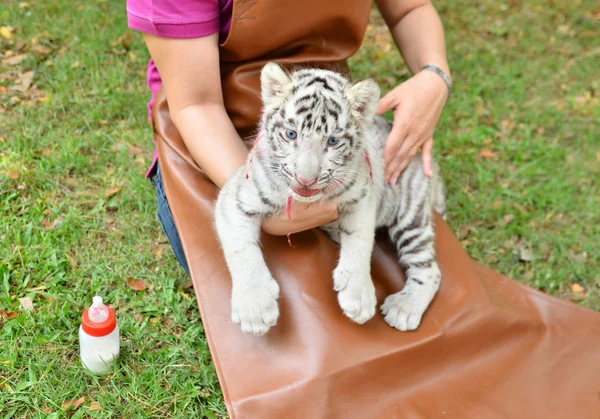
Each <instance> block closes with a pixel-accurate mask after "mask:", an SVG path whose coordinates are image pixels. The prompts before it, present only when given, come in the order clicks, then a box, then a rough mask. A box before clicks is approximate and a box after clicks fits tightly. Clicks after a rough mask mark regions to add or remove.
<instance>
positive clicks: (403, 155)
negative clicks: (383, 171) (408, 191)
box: [389, 139, 419, 185]
mask: <svg viewBox="0 0 600 419" xmlns="http://www.w3.org/2000/svg"><path fill="white" fill-rule="evenodd" d="M409 141H410V139H409V140H407V141H406V143H408V142H409ZM409 147H410V148H404V147H402V148H401V149H400V151H399V152H398V156H397V160H396V161H395V165H394V167H391V168H390V170H391V175H390V181H389V183H390V184H392V185H394V184H396V182H398V178H399V177H400V174H401V173H402V171H403V170H404V169H406V166H408V164H409V163H410V162H411V160H412V159H413V157H415V155H416V154H417V153H418V151H419V150H418V148H417V146H409Z"/></svg>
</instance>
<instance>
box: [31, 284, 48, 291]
mask: <svg viewBox="0 0 600 419" xmlns="http://www.w3.org/2000/svg"><path fill="white" fill-rule="evenodd" d="M45 290H47V288H46V287H45V286H44V285H40V286H39V287H33V288H29V291H45Z"/></svg>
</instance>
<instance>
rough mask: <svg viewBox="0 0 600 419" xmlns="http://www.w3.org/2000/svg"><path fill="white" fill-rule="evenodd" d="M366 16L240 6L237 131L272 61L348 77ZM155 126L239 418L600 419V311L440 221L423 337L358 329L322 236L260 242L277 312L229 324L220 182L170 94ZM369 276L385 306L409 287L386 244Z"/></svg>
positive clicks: (274, 4)
mask: <svg viewBox="0 0 600 419" xmlns="http://www.w3.org/2000/svg"><path fill="white" fill-rule="evenodd" d="M370 7H371V3H370V2H368V1H366V0H355V1H349V0H327V1H323V0H295V1H294V0H290V1H285V0H261V1H258V0H235V1H234V7H233V23H232V27H231V32H230V34H229V38H228V39H227V41H226V42H225V44H224V45H223V46H222V51H221V57H222V75H223V86H224V96H225V102H226V106H227V109H228V111H229V113H230V116H231V118H232V120H233V121H234V123H235V125H236V127H237V128H238V130H239V132H240V134H241V135H243V136H245V135H247V134H248V133H249V132H250V131H251V130H252V129H253V128H254V127H255V124H256V122H257V119H258V115H259V110H260V101H259V79H258V72H259V70H260V68H261V67H262V65H263V64H264V63H265V62H266V61H268V60H276V61H277V62H279V63H285V64H309V65H313V66H315V65H317V66H328V67H331V66H334V67H338V68H342V69H343V68H344V60H345V59H346V58H348V57H349V56H350V55H352V54H353V53H354V52H355V51H356V49H357V48H358V47H359V45H360V42H361V40H362V37H363V34H364V31H365V27H366V24H367V20H368V15H369V10H370ZM153 120H154V130H155V140H156V143H157V147H158V152H159V161H160V166H161V171H162V174H163V179H164V186H165V190H166V194H167V197H168V201H169V204H170V207H171V211H172V213H173V216H174V218H175V224H176V225H177V229H178V231H179V234H180V237H181V241H182V244H183V249H184V251H185V254H186V258H187V261H188V264H189V268H190V271H191V276H192V279H193V281H194V289H195V292H196V298H197V300H198V305H199V307H200V312H201V316H202V321H203V324H204V328H205V331H206V338H207V340H208V343H209V347H210V350H211V354H212V357H213V361H214V363H215V367H216V371H217V374H218V376H219V381H220V383H221V386H222V389H223V395H224V397H225V403H226V405H227V409H228V411H229V414H230V415H231V417H232V418H261V419H266V418H460V419H463V418H510V419H514V418H524V419H532V418H579V419H582V418H590V419H591V418H594V419H597V418H600V315H599V314H597V313H594V312H592V311H588V310H585V309H582V308H579V307H577V306H575V305H573V304H570V303H567V302H562V301H559V300H557V299H554V298H551V297H549V296H547V295H545V294H542V293H540V292H538V291H535V290H532V289H530V288H527V287H525V286H523V285H522V284H520V283H518V282H516V281H513V280H510V279H507V278H505V277H502V276H501V275H499V274H497V273H495V272H493V271H491V270H489V269H487V268H485V267H483V266H481V265H479V264H478V263H476V262H474V261H472V260H471V259H469V257H468V256H467V254H466V253H465V251H464V250H463V249H462V248H461V246H460V244H459V242H458V241H457V240H456V238H455V237H454V235H453V234H452V232H451V231H450V229H449V228H448V226H447V225H446V224H445V223H444V222H443V221H442V220H441V219H437V228H436V232H437V241H436V245H437V249H438V258H439V264H440V268H441V271H442V286H441V289H440V291H439V293H438V295H437V296H436V298H435V299H434V301H433V303H432V305H431V307H430V309H429V310H428V311H427V313H426V314H425V316H424V318H423V322H422V324H421V326H420V328H419V329H418V330H417V331H415V332H405V333H402V332H398V331H396V330H394V329H392V328H390V327H389V326H388V325H387V324H386V323H385V322H384V320H383V318H382V316H381V314H377V315H376V316H375V318H374V319H372V320H371V321H369V322H368V323H367V324H365V325H362V326H359V325H356V324H354V323H353V322H352V321H350V320H349V319H348V318H346V317H345V316H344V315H343V314H342V312H341V310H340V309H339V307H338V303H337V300H336V295H335V292H334V291H333V289H332V277H331V276H332V271H333V269H334V267H335V264H336V260H337V254H338V249H337V247H336V246H335V245H334V244H333V243H332V242H330V241H329V240H328V239H326V238H325V237H324V236H323V234H321V233H320V232H319V231H317V230H315V231H309V232H305V233H301V234H296V235H294V236H293V243H294V245H295V246H296V247H295V248H290V247H289V246H288V244H287V241H286V239H285V237H283V238H280V237H271V236H267V235H263V243H264V253H265V257H266V260H267V263H268V265H269V268H270V269H271V272H272V273H273V275H274V277H275V278H276V279H277V280H278V281H279V284H280V286H281V298H280V309H281V315H280V320H279V323H278V324H277V326H276V327H274V328H273V329H271V331H270V332H269V334H268V335H267V336H264V337H254V336H248V335H244V334H243V333H242V332H241V330H240V329H239V327H238V326H236V325H235V324H232V323H231V320H230V291H231V280H230V276H229V273H228V270H227V266H226V264H225V261H224V259H223V255H222V252H221V250H220V249H219V246H218V244H217V240H216V237H215V234H214V232H213V227H212V221H213V203H214V200H215V198H216V194H217V188H216V187H215V186H214V185H213V184H212V183H211V182H210V181H209V180H208V179H207V178H206V177H205V176H204V175H203V174H202V172H201V170H200V168H199V167H198V166H197V165H196V163H195V162H194V160H193V159H192V157H191V156H190V154H189V152H188V151H187V149H186V147H185V144H184V143H183V141H182V139H181V137H180V135H179V133H178V131H177V129H176V127H175V126H174V125H173V123H172V122H171V119H170V117H169V110H168V105H167V101H166V98H165V96H164V92H162V91H161V93H160V94H159V95H158V97H157V99H156V102H155V104H154V109H153ZM215 141H218V139H215ZM372 273H373V279H374V281H375V283H376V288H377V295H378V298H379V302H380V303H381V302H382V300H383V298H384V297H385V296H386V295H388V294H390V293H393V292H396V291H398V290H400V289H401V288H402V286H403V276H402V272H401V270H400V268H399V266H398V263H397V258H396V254H395V251H394V250H393V248H392V247H391V246H390V245H389V244H388V242H387V241H386V240H385V239H383V238H378V240H377V244H376V247H375V249H374V253H373V265H372Z"/></svg>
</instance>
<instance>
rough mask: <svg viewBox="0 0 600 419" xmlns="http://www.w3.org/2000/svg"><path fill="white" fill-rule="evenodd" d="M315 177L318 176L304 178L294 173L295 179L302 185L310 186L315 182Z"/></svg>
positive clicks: (317, 177)
mask: <svg viewBox="0 0 600 419" xmlns="http://www.w3.org/2000/svg"><path fill="white" fill-rule="evenodd" d="M317 179H319V176H316V177H314V178H313V179H304V178H302V177H300V176H298V175H296V180H297V181H298V183H299V184H301V185H302V186H306V187H309V186H312V185H314V184H315V183H317Z"/></svg>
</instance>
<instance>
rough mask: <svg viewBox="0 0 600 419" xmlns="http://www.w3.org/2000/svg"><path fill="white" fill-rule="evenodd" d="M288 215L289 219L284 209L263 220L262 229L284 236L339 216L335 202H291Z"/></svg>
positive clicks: (329, 221) (326, 222)
mask: <svg viewBox="0 0 600 419" xmlns="http://www.w3.org/2000/svg"><path fill="white" fill-rule="evenodd" d="M290 215H291V217H290V218H291V221H290V220H289V219H288V217H287V214H286V212H285V211H281V212H280V213H279V214H277V215H275V216H273V217H271V218H268V219H266V220H264V221H263V223H262V229H263V231H264V232H265V233H268V234H272V235H274V236H285V235H287V234H290V233H298V232H300V231H304V230H309V229H311V228H315V227H320V226H322V225H324V224H328V223H331V222H333V221H335V220H337V219H338V217H339V216H340V214H339V212H338V206H337V203H335V202H316V203H311V204H306V203H302V202H293V203H292V207H291V214H290Z"/></svg>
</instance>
